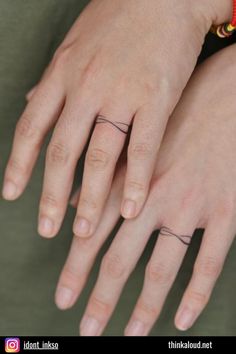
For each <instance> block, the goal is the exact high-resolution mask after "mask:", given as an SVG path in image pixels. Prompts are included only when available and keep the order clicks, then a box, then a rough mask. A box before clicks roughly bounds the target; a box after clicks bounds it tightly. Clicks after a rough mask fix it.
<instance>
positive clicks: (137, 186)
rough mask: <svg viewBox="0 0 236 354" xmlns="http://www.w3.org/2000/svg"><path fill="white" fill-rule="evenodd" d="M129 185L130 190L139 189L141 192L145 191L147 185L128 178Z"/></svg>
mask: <svg viewBox="0 0 236 354" xmlns="http://www.w3.org/2000/svg"><path fill="white" fill-rule="evenodd" d="M127 187H128V189H130V190H133V191H139V192H145V190H146V187H145V185H144V184H143V183H141V182H138V181H134V180H128V182H127Z"/></svg>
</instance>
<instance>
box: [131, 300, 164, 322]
mask: <svg viewBox="0 0 236 354" xmlns="http://www.w3.org/2000/svg"><path fill="white" fill-rule="evenodd" d="M136 310H137V312H141V314H142V315H143V314H146V315H147V316H148V317H151V318H156V317H157V316H158V314H159V309H158V308H157V306H155V305H153V304H150V303H149V302H147V301H146V300H145V299H143V298H140V299H139V300H138V303H137V306H136Z"/></svg>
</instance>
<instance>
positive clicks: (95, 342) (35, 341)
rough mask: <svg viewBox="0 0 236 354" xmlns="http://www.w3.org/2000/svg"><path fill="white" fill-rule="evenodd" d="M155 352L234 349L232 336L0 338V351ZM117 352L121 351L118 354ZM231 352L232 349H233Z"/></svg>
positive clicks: (206, 351) (234, 339) (210, 351)
mask: <svg viewBox="0 0 236 354" xmlns="http://www.w3.org/2000/svg"><path fill="white" fill-rule="evenodd" d="M149 345H151V346H152V351H153V350H154V352H156V353H161V354H162V353H175V352H183V353H188V352H191V353H195V352H196V353H197V352H201V353H216V352H219V351H220V352H221V353H224V351H225V352H227V353H228V351H229V349H231V350H233V348H236V336H235V337H187V336H176V337H104V336H103V337H32V336H29V337H22V336H8V337H0V353H23V352H24V353H26V354H27V353H35V352H40V353H41V352H44V353H49V352H53V353H74V352H76V353H79V352H82V351H84V350H85V349H86V352H87V351H89V350H96V351H98V350H102V351H103V352H105V351H106V350H107V351H108V352H109V353H110V352H112V351H117V350H118V351H122V352H124V351H125V352H128V351H129V350H130V351H131V353H133V351H134V349H135V348H136V347H137V349H138V350H139V351H140V350H143V351H144V353H145V352H147V350H148V346H149ZM122 352H121V353H122ZM233 352H234V350H233Z"/></svg>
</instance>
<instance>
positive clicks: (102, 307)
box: [89, 295, 112, 317]
mask: <svg viewBox="0 0 236 354" xmlns="http://www.w3.org/2000/svg"><path fill="white" fill-rule="evenodd" d="M89 310H90V311H91V312H92V313H95V314H96V315H98V316H105V317H107V316H109V315H110V313H111V311H112V306H111V305H110V304H109V303H107V302H106V301H105V300H103V299H101V298H100V297H98V296H96V295H92V296H91V298H90V301H89Z"/></svg>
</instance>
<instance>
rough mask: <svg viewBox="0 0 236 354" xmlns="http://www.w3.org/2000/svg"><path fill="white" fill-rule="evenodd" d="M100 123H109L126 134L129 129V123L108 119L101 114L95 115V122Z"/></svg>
mask: <svg viewBox="0 0 236 354" xmlns="http://www.w3.org/2000/svg"><path fill="white" fill-rule="evenodd" d="M101 123H109V124H111V125H112V126H113V127H115V128H117V129H118V130H119V131H120V132H122V133H124V134H128V131H129V124H125V123H121V122H112V121H110V120H109V119H107V118H105V117H103V116H97V118H96V124H101ZM119 125H123V126H125V127H126V128H127V129H123V128H121V127H120V126H119Z"/></svg>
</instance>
